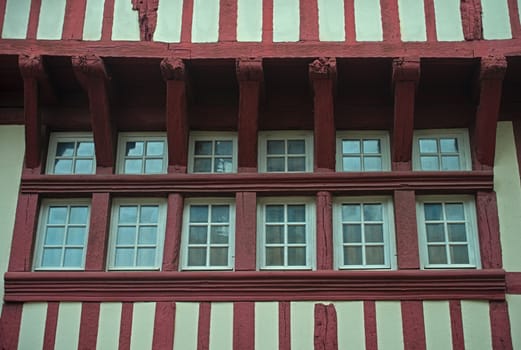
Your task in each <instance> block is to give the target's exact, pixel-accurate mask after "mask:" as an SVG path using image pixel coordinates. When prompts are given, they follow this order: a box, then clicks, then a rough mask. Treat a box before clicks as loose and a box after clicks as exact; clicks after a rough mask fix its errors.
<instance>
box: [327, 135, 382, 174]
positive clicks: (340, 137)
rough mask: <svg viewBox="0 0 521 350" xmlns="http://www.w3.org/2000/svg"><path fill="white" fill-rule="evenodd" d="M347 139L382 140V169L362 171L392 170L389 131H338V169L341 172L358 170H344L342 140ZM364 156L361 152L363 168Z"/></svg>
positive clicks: (362, 170)
mask: <svg viewBox="0 0 521 350" xmlns="http://www.w3.org/2000/svg"><path fill="white" fill-rule="evenodd" d="M345 139H355V140H360V141H362V140H367V139H371V140H379V141H380V152H381V157H382V169H380V170H364V169H361V170H360V172H378V171H390V170H391V161H390V158H391V157H390V146H389V133H388V132H387V131H378V130H375V131H369V130H363V131H337V133H336V171H339V172H356V171H352V170H344V161H343V157H344V154H343V152H342V141H343V140H345ZM363 158H364V153H363V152H362V150H361V152H360V160H361V161H362V162H361V167H362V168H363Z"/></svg>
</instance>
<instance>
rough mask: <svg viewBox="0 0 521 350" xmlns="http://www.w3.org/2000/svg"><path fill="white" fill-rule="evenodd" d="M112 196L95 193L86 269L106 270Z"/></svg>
mask: <svg viewBox="0 0 521 350" xmlns="http://www.w3.org/2000/svg"><path fill="white" fill-rule="evenodd" d="M110 208H111V198H110V194H109V193H93V194H92V201H91V206H90V223H89V236H88V242H87V255H86V258H85V271H105V257H106V256H107V243H108V232H109V223H110V212H111V211H110Z"/></svg>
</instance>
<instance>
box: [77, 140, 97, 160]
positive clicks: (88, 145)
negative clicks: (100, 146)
mask: <svg viewBox="0 0 521 350" xmlns="http://www.w3.org/2000/svg"><path fill="white" fill-rule="evenodd" d="M76 154H77V156H78V157H93V156H94V142H91V141H82V142H78V149H77V150H76Z"/></svg>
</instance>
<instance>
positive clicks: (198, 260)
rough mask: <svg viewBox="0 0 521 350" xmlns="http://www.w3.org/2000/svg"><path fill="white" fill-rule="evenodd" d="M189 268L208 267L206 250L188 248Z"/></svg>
mask: <svg viewBox="0 0 521 350" xmlns="http://www.w3.org/2000/svg"><path fill="white" fill-rule="evenodd" d="M188 266H206V248H188Z"/></svg>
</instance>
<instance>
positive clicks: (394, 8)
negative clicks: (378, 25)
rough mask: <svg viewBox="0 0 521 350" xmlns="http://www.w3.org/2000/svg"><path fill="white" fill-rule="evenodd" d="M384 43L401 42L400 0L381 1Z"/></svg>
mask: <svg viewBox="0 0 521 350" xmlns="http://www.w3.org/2000/svg"><path fill="white" fill-rule="evenodd" d="M380 8H381V11H382V30H383V39H384V41H389V42H396V43H399V42H400V39H401V38H400V16H399V13H398V0H380Z"/></svg>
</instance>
